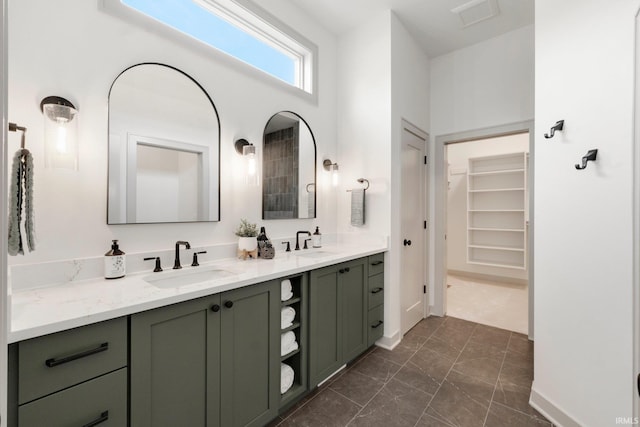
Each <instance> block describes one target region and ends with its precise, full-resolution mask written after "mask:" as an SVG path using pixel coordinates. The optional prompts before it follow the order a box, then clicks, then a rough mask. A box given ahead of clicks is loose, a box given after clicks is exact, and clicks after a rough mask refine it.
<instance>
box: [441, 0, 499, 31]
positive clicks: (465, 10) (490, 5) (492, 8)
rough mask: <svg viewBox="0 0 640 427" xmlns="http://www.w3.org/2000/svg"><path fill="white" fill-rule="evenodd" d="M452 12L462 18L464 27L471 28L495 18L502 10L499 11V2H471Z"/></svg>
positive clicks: (494, 0)
mask: <svg viewBox="0 0 640 427" xmlns="http://www.w3.org/2000/svg"><path fill="white" fill-rule="evenodd" d="M451 12H453V13H455V14H457V15H458V16H459V17H460V20H461V21H462V26H463V27H469V26H471V25H473V24H477V23H478V22H482V21H485V20H487V19H489V18H493V17H494V16H496V15H498V14H499V13H500V9H498V3H497V0H471V1H470V2H467V3H465V4H462V5H460V6H458V7H455V8H453V9H451Z"/></svg>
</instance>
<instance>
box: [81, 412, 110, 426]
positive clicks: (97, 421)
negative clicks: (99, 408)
mask: <svg viewBox="0 0 640 427" xmlns="http://www.w3.org/2000/svg"><path fill="white" fill-rule="evenodd" d="M108 419H109V411H104V412H103V413H101V414H100V416H99V417H98V418H96V419H95V420H93V421H91V422H89V423H87V424H85V425H83V426H82V427H93V426H97V425H98V424H102V423H103V422H105V421H107V420H108Z"/></svg>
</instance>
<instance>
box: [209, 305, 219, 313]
mask: <svg viewBox="0 0 640 427" xmlns="http://www.w3.org/2000/svg"><path fill="white" fill-rule="evenodd" d="M211 311H213V312H214V313H217V312H219V311H220V306H219V305H218V304H213V305H212V306H211Z"/></svg>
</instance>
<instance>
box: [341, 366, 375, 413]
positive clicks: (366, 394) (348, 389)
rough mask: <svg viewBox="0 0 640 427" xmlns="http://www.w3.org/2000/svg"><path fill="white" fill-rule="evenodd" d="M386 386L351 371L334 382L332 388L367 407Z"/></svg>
mask: <svg viewBox="0 0 640 427" xmlns="http://www.w3.org/2000/svg"><path fill="white" fill-rule="evenodd" d="M383 386H384V382H382V381H379V380H376V379H373V378H371V377H368V376H366V375H362V374H361V373H359V372H357V371H354V370H350V371H349V372H347V373H345V374H344V375H342V376H341V377H340V379H338V380H336V381H334V382H333V383H332V384H331V385H330V388H331V389H332V390H333V391H336V392H338V393H340V394H341V395H343V396H344V397H347V398H348V399H350V400H353V401H354V402H356V403H357V404H359V405H362V406H364V405H366V404H367V402H369V400H371V398H372V397H373V396H375V394H376V393H377V392H378V391H380V389H381V388H382V387H383Z"/></svg>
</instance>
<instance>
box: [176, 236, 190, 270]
mask: <svg viewBox="0 0 640 427" xmlns="http://www.w3.org/2000/svg"><path fill="white" fill-rule="evenodd" d="M180 245H184V247H185V248H187V249H191V245H190V244H189V242H185V241H183V240H178V241H177V242H176V260H175V261H174V263H173V269H174V270H179V269H181V268H182V266H181V265H180Z"/></svg>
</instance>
